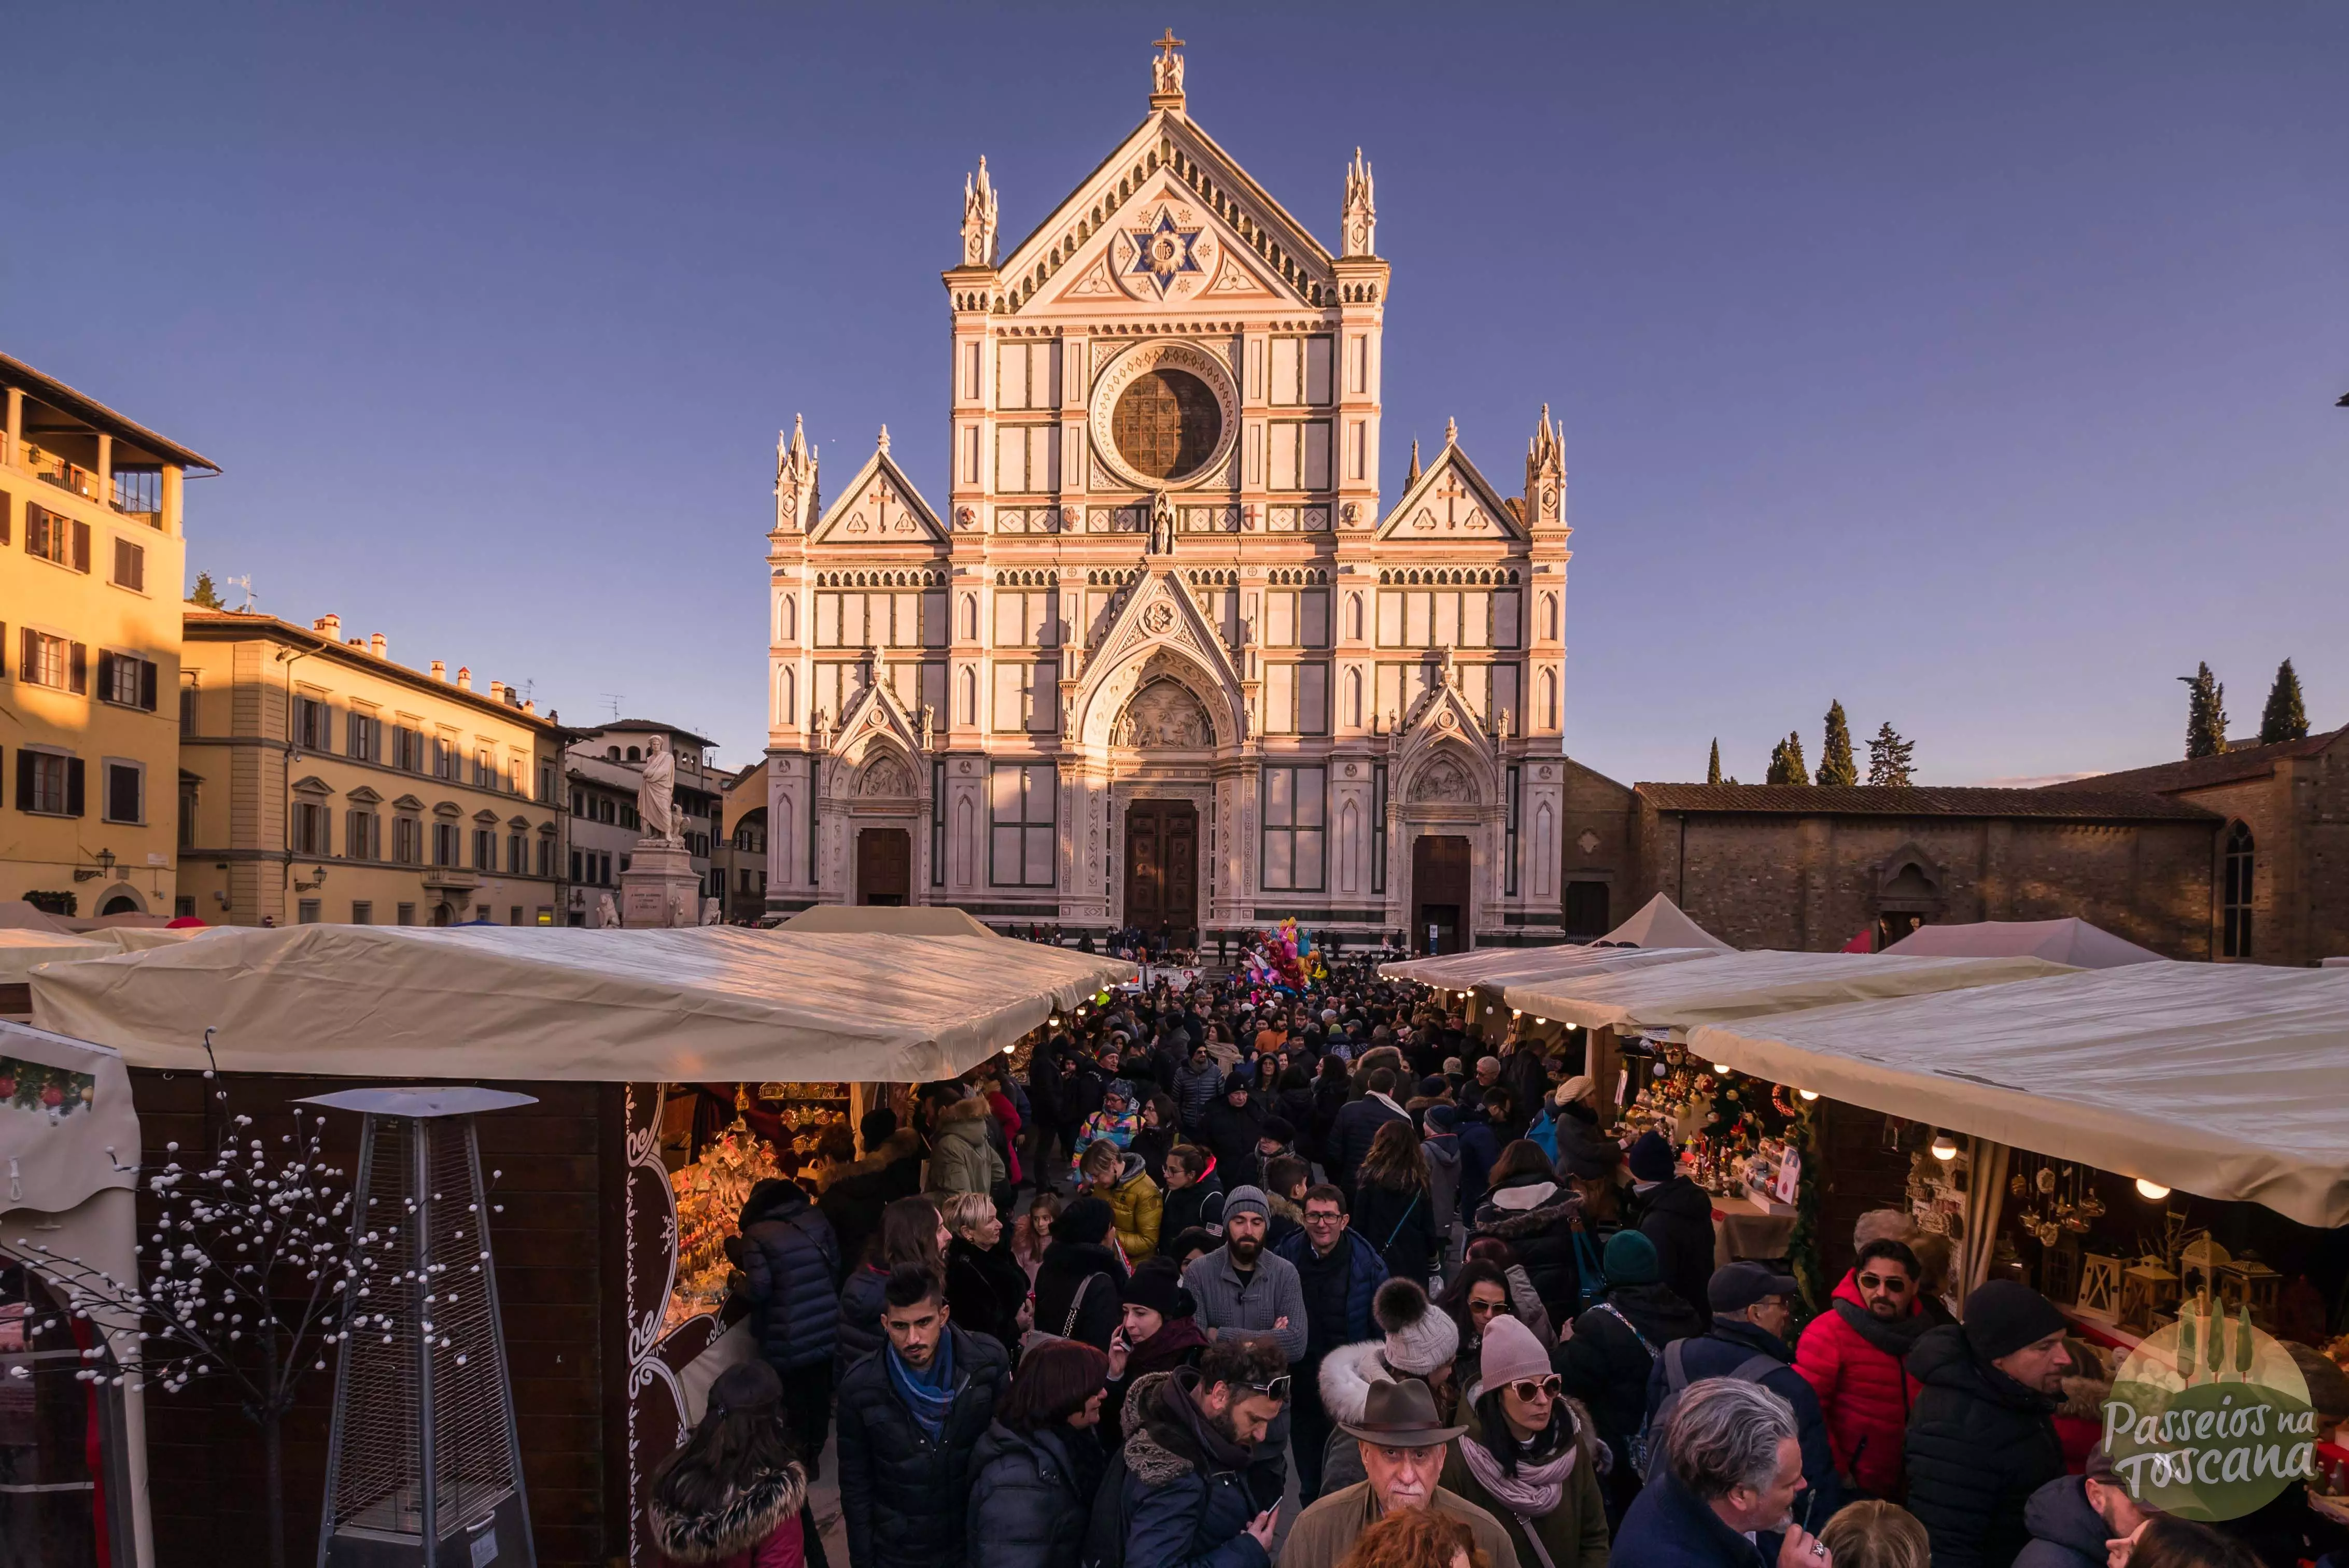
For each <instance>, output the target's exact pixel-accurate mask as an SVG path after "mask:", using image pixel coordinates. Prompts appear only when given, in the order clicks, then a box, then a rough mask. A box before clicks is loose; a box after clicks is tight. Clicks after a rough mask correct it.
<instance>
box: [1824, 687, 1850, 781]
mask: <svg viewBox="0 0 2349 1568" xmlns="http://www.w3.org/2000/svg"><path fill="white" fill-rule="evenodd" d="M1817 781H1818V782H1819V783H1821V784H1857V783H1858V782H1859V765H1858V764H1857V763H1856V762H1854V761H1853V760H1852V758H1851V721H1850V720H1849V719H1847V718H1846V717H1844V713H1843V704H1842V702H1841V701H1839V700H1838V701H1836V702H1831V703H1829V704H1828V705H1827V737H1826V746H1825V747H1824V748H1821V750H1820V752H1819V772H1818V779H1817Z"/></svg>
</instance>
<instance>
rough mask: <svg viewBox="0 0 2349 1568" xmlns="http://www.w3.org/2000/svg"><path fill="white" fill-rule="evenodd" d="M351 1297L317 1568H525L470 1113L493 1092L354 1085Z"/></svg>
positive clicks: (519, 1099) (341, 1103) (524, 1517)
mask: <svg viewBox="0 0 2349 1568" xmlns="http://www.w3.org/2000/svg"><path fill="white" fill-rule="evenodd" d="M306 1103H308V1104H311V1105H320V1106H326V1107H328V1108H330V1109H336V1110H353V1111H357V1112H359V1113H360V1114H361V1115H362V1116H363V1117H364V1118H365V1120H364V1122H363V1123H362V1124H361V1127H360V1130H359V1158H358V1165H357V1176H356V1178H355V1179H354V1181H353V1182H352V1186H351V1191H352V1192H353V1194H354V1195H355V1196H356V1198H357V1202H356V1203H355V1205H354V1207H353V1213H354V1216H355V1217H354V1219H353V1222H352V1226H351V1247H352V1255H353V1260H354V1262H355V1263H356V1264H357V1267H356V1269H355V1270H354V1283H353V1284H352V1285H351V1287H350V1288H351V1291H352V1292H353V1293H354V1294H353V1295H351V1297H350V1298H349V1299H348V1300H347V1301H346V1302H345V1304H344V1308H345V1316H344V1323H343V1327H344V1331H345V1336H344V1339H343V1343H342V1356H341V1357H340V1358H339V1360H338V1361H337V1363H336V1368H335V1416H334V1428H333V1436H332V1438H331V1439H330V1440H329V1442H328V1444H327V1449H326V1503H325V1509H324V1517H323V1518H322V1519H321V1521H320V1522H319V1528H318V1568H493V1565H494V1568H536V1564H537V1561H538V1554H537V1549H536V1547H535V1545H534V1544H533V1542H532V1540H531V1532H530V1511H529V1508H528V1505H527V1501H526V1500H525V1498H524V1496H523V1477H522V1449H521V1445H520V1443H519V1442H518V1440H517V1439H516V1437H515V1433H514V1415H513V1394H512V1386H511V1385H510V1384H509V1383H508V1381H507V1377H506V1346H505V1334H504V1330H503V1329H502V1327H501V1326H500V1325H499V1321H498V1288H497V1277H496V1273H495V1271H494V1269H493V1268H492V1264H491V1260H490V1233H489V1218H490V1203H489V1199H488V1197H487V1195H486V1193H485V1191H484V1189H483V1186H482V1182H481V1149H480V1145H479V1144H478V1142H477V1141H476V1140H475V1138H474V1133H473V1119H474V1118H475V1117H476V1116H479V1115H480V1114H481V1113H482V1112H483V1111H491V1110H504V1109H509V1108H511V1107H513V1106H518V1105H531V1104H534V1103H535V1101H533V1099H532V1098H531V1097H530V1096H528V1095H523V1094H507V1093H504V1092H502V1091H500V1090H497V1089H486V1088H466V1087H451V1088H357V1089H345V1090H343V1091H341V1092H340V1093H337V1094H326V1095H318V1096H316V1097H315V1098H313V1099H310V1100H308V1101H307V1102H306Z"/></svg>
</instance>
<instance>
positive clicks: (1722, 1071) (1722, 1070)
mask: <svg viewBox="0 0 2349 1568" xmlns="http://www.w3.org/2000/svg"><path fill="white" fill-rule="evenodd" d="M1713 1072H1714V1073H1715V1074H1717V1075H1718V1076H1720V1077H1722V1078H1727V1077H1728V1076H1729V1074H1730V1067H1729V1064H1728V1063H1727V1062H1715V1063H1713Z"/></svg>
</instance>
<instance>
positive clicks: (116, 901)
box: [98, 892, 147, 914]
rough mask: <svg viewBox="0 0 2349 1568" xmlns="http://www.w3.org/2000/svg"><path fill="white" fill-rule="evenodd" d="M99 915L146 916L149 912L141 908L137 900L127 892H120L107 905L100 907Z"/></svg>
mask: <svg viewBox="0 0 2349 1568" xmlns="http://www.w3.org/2000/svg"><path fill="white" fill-rule="evenodd" d="M98 913H100V914H144V913H147V912H146V911H145V910H143V909H141V908H140V907H139V901H138V900H137V899H135V898H132V897H131V896H130V895H129V893H127V892H119V893H116V894H115V895H114V896H113V897H112V898H109V899H108V900H107V901H106V903H104V904H103V905H101V906H100V907H99V909H98Z"/></svg>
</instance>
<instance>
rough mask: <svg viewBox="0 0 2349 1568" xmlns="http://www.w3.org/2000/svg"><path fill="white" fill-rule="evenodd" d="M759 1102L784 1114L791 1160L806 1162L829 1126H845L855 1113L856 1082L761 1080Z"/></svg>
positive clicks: (784, 1131) (783, 1120) (803, 1163)
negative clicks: (780, 1081) (763, 1081)
mask: <svg viewBox="0 0 2349 1568" xmlns="http://www.w3.org/2000/svg"><path fill="white" fill-rule="evenodd" d="M759 1103H760V1104H761V1106H762V1107H773V1108H775V1109H776V1112H777V1114H778V1115H780V1116H781V1118H782V1122H783V1134H784V1138H785V1140H787V1141H788V1143H789V1145H790V1152H791V1155H792V1163H793V1164H795V1165H805V1164H806V1163H808V1162H809V1161H812V1160H813V1159H814V1158H815V1150H816V1144H817V1143H818V1142H819V1141H821V1140H822V1139H823V1134H824V1131H825V1130H826V1129H828V1128H833V1127H846V1126H848V1125H849V1124H850V1122H849V1119H850V1118H851V1117H852V1116H853V1115H854V1113H855V1112H854V1106H855V1094H854V1085H851V1084H845V1083H762V1084H761V1085H760V1086H759Z"/></svg>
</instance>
